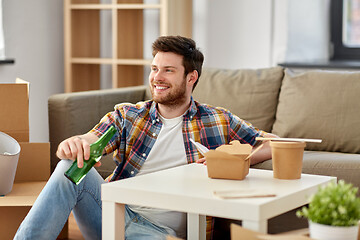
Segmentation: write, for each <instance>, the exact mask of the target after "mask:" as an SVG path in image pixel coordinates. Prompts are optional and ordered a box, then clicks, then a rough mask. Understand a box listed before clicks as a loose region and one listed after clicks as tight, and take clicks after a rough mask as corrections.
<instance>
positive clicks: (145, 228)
mask: <svg viewBox="0 0 360 240" xmlns="http://www.w3.org/2000/svg"><path fill="white" fill-rule="evenodd" d="M153 57H154V58H153V61H152V63H151V73H150V75H149V87H150V90H151V94H152V100H150V101H146V102H139V103H136V104H130V103H122V104H118V105H116V106H115V109H114V111H112V112H110V113H108V114H106V115H105V116H104V117H103V118H102V119H101V120H100V122H99V123H98V124H97V125H96V126H95V127H94V128H93V129H91V130H90V131H89V132H88V133H85V134H83V135H78V136H73V137H71V138H68V139H66V140H64V141H63V142H61V143H60V144H59V146H58V150H57V156H58V157H59V158H60V159H63V160H61V161H60V162H59V164H58V165H57V167H56V169H55V171H54V173H53V174H52V176H51V178H50V179H49V181H48V183H47V184H46V186H45V188H44V189H43V191H42V192H41V194H40V195H39V197H38V199H37V200H36V202H35V204H34V206H33V207H32V208H31V210H30V212H29V214H28V215H27V216H26V218H25V219H24V221H23V222H22V224H21V226H20V227H19V229H18V232H17V235H16V236H15V239H56V237H57V236H58V234H59V233H60V231H61V229H62V227H63V226H64V224H65V222H66V220H67V218H68V216H69V214H70V212H71V211H73V213H74V216H75V219H76V221H77V224H78V225H79V228H80V230H81V232H82V234H83V236H84V237H85V239H101V184H103V183H106V182H107V181H117V180H121V179H124V178H129V177H136V176H138V175H142V174H147V173H151V172H156V171H160V170H163V169H167V168H171V167H176V166H180V165H184V164H188V163H193V162H198V163H202V162H204V161H205V160H204V159H202V158H201V154H200V153H199V152H198V151H197V150H196V148H195V147H194V146H193V144H191V143H190V138H193V139H195V140H197V141H199V142H201V143H202V144H203V145H205V146H206V147H208V148H210V149H215V148H216V147H218V146H220V145H223V144H227V143H229V142H230V141H233V140H239V141H240V142H242V143H245V144H250V145H252V146H255V145H256V144H257V142H256V140H255V138H256V137H258V136H264V135H270V136H272V135H271V134H266V133H265V132H263V131H260V130H258V129H256V128H254V127H253V126H252V125H251V124H250V123H247V122H245V121H243V120H242V119H240V118H239V117H237V116H235V115H233V114H232V113H230V112H229V111H227V110H225V109H223V108H217V107H212V106H208V105H206V104H200V103H198V102H196V101H195V100H194V99H193V98H192V96H191V95H192V91H193V89H194V88H195V86H196V84H197V82H198V81H199V77H200V75H201V70H202V64H203V60H204V57H203V54H202V53H201V52H200V51H199V50H198V49H197V48H196V44H195V42H194V41H193V40H192V39H189V38H185V37H181V36H164V37H160V38H158V39H157V40H156V41H155V42H154V43H153ZM111 126H114V127H115V128H116V129H117V134H115V136H114V137H113V138H112V139H111V140H110V142H109V143H108V144H107V146H106V147H105V150H104V154H110V153H112V152H115V154H114V160H115V161H116V163H117V167H116V169H115V170H114V172H113V174H112V175H111V176H109V177H108V178H107V180H103V179H102V178H101V176H100V175H99V174H98V172H97V171H96V170H95V169H91V170H90V171H89V173H88V174H87V175H86V177H85V178H84V179H83V180H82V181H81V182H80V184H79V185H74V184H73V183H72V182H71V181H69V180H68V179H67V178H66V177H64V172H65V171H66V170H67V169H68V168H69V167H70V165H71V163H72V161H73V160H75V159H77V160H78V166H79V167H82V166H83V160H84V159H85V160H87V159H88V158H89V155H90V151H89V150H90V147H89V146H90V144H91V143H93V142H95V141H96V140H97V139H98V138H99V137H101V136H102V135H103V134H104V133H105V132H106V130H108V129H109V128H110V127H111ZM270 157H271V152H270V148H269V146H267V145H266V146H265V147H263V148H262V149H261V150H260V151H258V152H257V153H256V154H254V156H253V157H252V158H251V163H252V164H254V163H258V162H261V161H264V160H267V159H269V158H270ZM99 164H100V163H98V164H97V165H99ZM164 184H166V179H164ZM149 187H151V186H149ZM125 221H126V227H125V235H126V239H136V240H139V239H166V236H167V235H169V234H170V235H174V236H178V237H181V238H186V214H184V213H180V212H174V211H167V210H162V209H154V208H145V207H140V206H135V205H126V206H125Z"/></svg>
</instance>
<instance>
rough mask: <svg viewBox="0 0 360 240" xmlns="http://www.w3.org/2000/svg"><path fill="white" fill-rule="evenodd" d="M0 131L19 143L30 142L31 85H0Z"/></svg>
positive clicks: (23, 82) (20, 81)
mask: <svg viewBox="0 0 360 240" xmlns="http://www.w3.org/2000/svg"><path fill="white" fill-rule="evenodd" d="M0 102H1V104H0V131H1V132H4V133H6V134H8V135H10V136H11V137H13V138H15V139H16V140H17V141H18V142H28V141H29V83H28V82H26V81H24V80H21V79H19V78H18V79H16V83H8V84H7V83H4V84H0Z"/></svg>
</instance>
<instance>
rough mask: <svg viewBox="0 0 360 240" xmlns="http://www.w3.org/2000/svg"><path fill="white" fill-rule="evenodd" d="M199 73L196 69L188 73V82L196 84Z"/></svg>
mask: <svg viewBox="0 0 360 240" xmlns="http://www.w3.org/2000/svg"><path fill="white" fill-rule="evenodd" d="M198 77H199V74H198V72H197V71H196V70H194V71H192V72H190V73H188V79H187V81H188V83H191V84H192V85H194V84H195V83H196V81H197V80H198Z"/></svg>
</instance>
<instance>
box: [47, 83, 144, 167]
mask: <svg viewBox="0 0 360 240" xmlns="http://www.w3.org/2000/svg"><path fill="white" fill-rule="evenodd" d="M146 89H147V86H136V87H125V88H117V89H107V90H95V91H84V92H75V93H61V94H55V95H52V96H50V98H49V99H48V110H49V113H48V114H49V141H50V151H51V160H50V161H51V172H52V171H53V170H54V169H55V166H56V164H57V163H58V161H59V159H58V158H57V157H56V150H57V147H58V145H59V143H60V142H61V141H63V140H64V139H66V138H68V137H71V136H74V135H77V134H84V133H86V132H88V131H89V130H90V129H92V127H93V126H94V125H95V124H97V123H98V122H99V121H100V119H101V118H102V117H103V116H104V115H105V114H106V113H108V112H110V111H112V110H113V109H114V106H115V105H116V104H118V103H123V102H130V103H136V102H139V101H144V100H145V98H146Z"/></svg>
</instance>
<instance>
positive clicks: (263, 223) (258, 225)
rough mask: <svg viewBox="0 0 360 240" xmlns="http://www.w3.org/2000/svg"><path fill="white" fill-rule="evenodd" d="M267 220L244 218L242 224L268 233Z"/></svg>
mask: <svg viewBox="0 0 360 240" xmlns="http://www.w3.org/2000/svg"><path fill="white" fill-rule="evenodd" d="M267 225H268V222H267V220H260V221H249V220H243V221H242V226H243V227H244V228H247V229H250V230H254V231H257V232H260V233H267Z"/></svg>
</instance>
